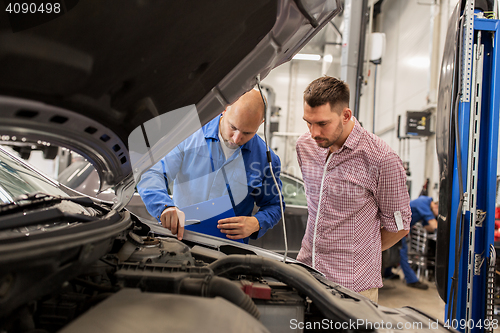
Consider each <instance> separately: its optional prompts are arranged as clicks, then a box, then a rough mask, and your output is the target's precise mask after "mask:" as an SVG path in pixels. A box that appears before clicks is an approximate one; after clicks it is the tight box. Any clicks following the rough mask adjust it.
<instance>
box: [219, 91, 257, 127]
mask: <svg viewBox="0 0 500 333" xmlns="http://www.w3.org/2000/svg"><path fill="white" fill-rule="evenodd" d="M264 107H265V106H264V102H263V101H262V96H261V95H260V92H259V91H257V90H255V89H252V90H250V91H249V92H247V93H246V94H244V95H243V96H241V97H240V98H239V99H238V100H237V101H236V102H234V103H233V104H232V105H230V106H228V107H227V110H228V111H229V110H230V109H236V110H238V111H239V112H241V113H242V114H241V116H249V117H251V118H253V117H254V116H255V118H256V119H257V121H259V122H260V121H262V119H264V112H265V110H264Z"/></svg>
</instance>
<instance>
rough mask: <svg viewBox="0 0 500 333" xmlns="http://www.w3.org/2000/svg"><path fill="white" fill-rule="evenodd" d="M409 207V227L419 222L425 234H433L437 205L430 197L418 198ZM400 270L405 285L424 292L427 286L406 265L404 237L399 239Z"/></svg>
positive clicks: (406, 246)
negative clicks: (403, 276)
mask: <svg viewBox="0 0 500 333" xmlns="http://www.w3.org/2000/svg"><path fill="white" fill-rule="evenodd" d="M410 207H411V226H412V227H413V226H414V225H415V224H416V223H418V222H420V223H421V224H422V226H423V227H424V228H425V230H426V231H427V232H434V231H435V230H436V229H437V220H436V217H437V215H438V209H439V205H438V203H437V202H434V201H432V198H431V197H427V196H423V195H422V196H420V197H418V198H417V199H415V200H412V201H410ZM399 256H400V261H399V264H400V265H401V269H402V270H403V273H404V275H405V280H406V285H407V286H408V287H411V288H417V289H422V290H426V289H428V288H429V286H428V285H427V284H425V283H422V282H420V281H419V280H418V278H417V276H416V275H415V272H414V271H413V269H412V268H411V266H410V264H409V263H408V243H407V241H406V237H403V239H401V250H399Z"/></svg>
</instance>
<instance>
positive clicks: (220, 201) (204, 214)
mask: <svg viewBox="0 0 500 333" xmlns="http://www.w3.org/2000/svg"><path fill="white" fill-rule="evenodd" d="M180 210H182V211H183V212H184V214H186V220H199V221H200V222H199V223H194V224H191V225H186V226H185V229H186V230H191V231H196V232H200V233H203V234H206V235H211V236H216V237H220V238H224V239H228V240H229V238H227V237H226V234H223V233H222V232H220V230H219V229H218V228H217V222H218V221H219V220H221V219H225V218H228V217H234V216H236V215H235V214H234V210H233V206H232V205H231V200H230V199H229V196H228V195H224V196H222V197H219V198H216V199H212V200H208V201H204V202H200V203H198V204H194V205H191V206H186V207H183V208H180ZM237 242H240V243H243V240H237Z"/></svg>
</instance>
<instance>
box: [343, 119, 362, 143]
mask: <svg viewBox="0 0 500 333" xmlns="http://www.w3.org/2000/svg"><path fill="white" fill-rule="evenodd" d="M352 119H353V120H354V127H353V128H352V131H351V133H349V136H348V137H347V140H345V142H344V144H343V146H345V147H347V148H349V149H351V150H354V149H355V148H356V147H357V146H358V143H359V140H360V139H361V135H362V130H361V125H360V124H359V122H358V120H357V119H356V118H354V117H352Z"/></svg>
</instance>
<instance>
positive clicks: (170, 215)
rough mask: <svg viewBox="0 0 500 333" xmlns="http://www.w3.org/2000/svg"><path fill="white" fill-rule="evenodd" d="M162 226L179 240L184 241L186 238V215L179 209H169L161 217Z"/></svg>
mask: <svg viewBox="0 0 500 333" xmlns="http://www.w3.org/2000/svg"><path fill="white" fill-rule="evenodd" d="M160 221H161V225H162V226H163V227H164V228H167V229H168V230H170V231H171V232H172V234H173V235H177V239H178V240H182V236H184V222H185V221H186V215H185V214H184V212H183V211H182V210H180V209H179V208H177V207H168V208H167V209H165V210H164V211H163V212H162V213H161V216H160Z"/></svg>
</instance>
